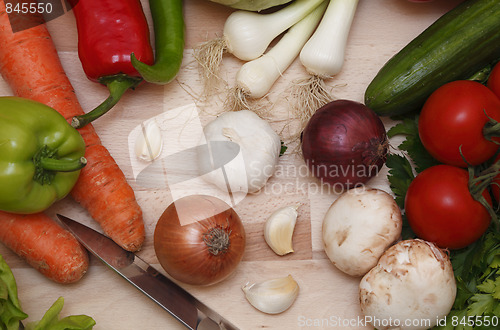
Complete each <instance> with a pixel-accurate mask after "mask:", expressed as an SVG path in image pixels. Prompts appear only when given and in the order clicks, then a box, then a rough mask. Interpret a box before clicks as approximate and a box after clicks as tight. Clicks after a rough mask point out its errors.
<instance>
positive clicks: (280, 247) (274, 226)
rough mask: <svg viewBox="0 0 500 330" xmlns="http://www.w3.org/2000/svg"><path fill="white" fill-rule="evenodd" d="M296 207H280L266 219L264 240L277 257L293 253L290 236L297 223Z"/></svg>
mask: <svg viewBox="0 0 500 330" xmlns="http://www.w3.org/2000/svg"><path fill="white" fill-rule="evenodd" d="M297 208H298V206H285V207H282V208H280V209H278V210H276V211H275V212H273V214H271V216H270V217H269V218H268V219H267V221H266V224H265V226H264V239H265V240H266V242H267V244H268V245H269V247H270V248H271V249H272V250H273V251H274V252H275V253H276V254H277V255H280V256H282V255H285V254H287V253H290V252H293V245H292V236H293V231H294V229H295V224H296V223H297V216H298V213H297Z"/></svg>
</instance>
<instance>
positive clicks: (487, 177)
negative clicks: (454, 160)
mask: <svg viewBox="0 0 500 330" xmlns="http://www.w3.org/2000/svg"><path fill="white" fill-rule="evenodd" d="M468 170H469V191H470V194H471V196H472V198H474V199H475V200H476V201H478V202H479V203H481V204H482V205H483V206H484V207H485V208H486V210H488V213H489V214H490V216H491V220H492V221H493V222H494V225H495V228H496V229H497V230H499V229H500V222H499V220H498V217H497V215H496V213H495V210H494V209H493V207H492V206H491V205H490V203H488V201H487V200H486V198H484V196H483V192H484V190H485V189H487V188H488V187H489V186H490V185H491V184H492V182H493V180H494V179H495V177H496V176H498V174H500V162H496V163H494V164H492V165H491V166H490V167H488V168H486V169H485V170H483V171H481V172H480V173H479V175H477V176H476V175H475V173H474V168H473V167H472V166H469V167H468Z"/></svg>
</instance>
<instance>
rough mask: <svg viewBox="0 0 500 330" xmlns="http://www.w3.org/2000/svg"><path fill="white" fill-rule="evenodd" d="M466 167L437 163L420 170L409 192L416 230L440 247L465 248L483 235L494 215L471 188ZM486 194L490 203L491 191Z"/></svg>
mask: <svg viewBox="0 0 500 330" xmlns="http://www.w3.org/2000/svg"><path fill="white" fill-rule="evenodd" d="M468 182H469V173H468V172H467V170H465V169H463V168H459V167H455V166H450V165H436V166H432V167H429V168H427V169H426V170H424V171H422V172H421V173H419V174H418V175H417V176H416V177H415V179H413V181H412V182H411V184H410V187H409V188H408V191H407V193H406V199H405V213H406V216H407V219H408V223H409V224H410V226H411V228H412V230H413V231H414V233H415V234H416V235H417V236H418V237H420V238H422V239H424V240H426V241H430V242H434V243H435V244H436V245H438V246H439V247H441V248H449V249H459V248H463V247H465V246H467V245H469V244H471V243H473V242H474V241H476V240H477V239H478V238H479V237H481V236H482V235H483V234H484V232H485V231H486V229H487V228H488V226H489V224H490V222H491V217H490V214H489V213H488V210H487V209H486V208H485V207H484V206H483V205H482V204H481V203H480V202H478V201H476V200H475V199H474V198H473V197H472V195H471V194H470V192H469V188H468ZM483 196H484V197H485V198H486V200H487V201H488V203H490V204H491V197H490V196H489V194H488V192H487V191H486V190H485V191H483Z"/></svg>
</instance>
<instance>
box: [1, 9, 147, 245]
mask: <svg viewBox="0 0 500 330" xmlns="http://www.w3.org/2000/svg"><path fill="white" fill-rule="evenodd" d="M24 17H26V14H24ZM0 45H1V47H0V72H1V74H2V76H3V78H4V79H5V81H7V83H8V84H9V85H10V87H11V89H12V91H13V93H14V94H15V95H17V96H20V97H25V98H29V99H33V100H36V101H39V102H42V103H45V104H46V105H48V106H50V107H52V108H54V109H56V110H57V111H58V112H59V113H60V114H61V115H63V116H64V117H65V118H66V119H67V120H68V121H70V120H71V118H73V117H74V116H76V115H81V114H83V113H84V111H83V109H82V107H81V106H80V104H79V102H78V99H77V97H76V94H75V92H74V90H73V86H72V85H71V83H70V81H69V79H68V77H67V76H66V73H65V71H64V69H63V67H62V65H61V62H60V59H59V56H58V53H57V50H56V48H55V45H54V43H53V41H52V38H51V36H50V34H49V32H48V30H47V28H46V26H45V24H40V25H37V26H35V27H32V28H30V29H27V30H22V31H19V32H16V33H13V32H12V28H11V24H10V22H9V19H8V16H7V14H6V10H5V3H4V1H3V0H0ZM79 132H80V134H81V135H82V137H83V139H84V140H85V143H86V152H85V158H86V159H87V165H86V166H85V167H84V168H83V170H81V172H80V178H79V179H78V182H77V183H76V185H75V187H74V188H73V190H72V192H71V196H72V197H73V198H74V199H75V200H76V201H77V202H79V203H80V204H81V205H82V206H83V207H84V208H86V209H87V210H88V212H89V214H90V215H91V216H92V218H93V219H94V220H96V221H97V222H98V223H99V224H100V225H101V227H102V229H103V231H104V232H105V233H106V234H107V235H108V236H109V237H110V238H111V239H113V240H114V241H115V242H116V243H118V244H119V245H121V246H122V247H123V248H125V249H127V250H129V251H137V250H139V249H140V248H141V246H142V244H143V242H144V238H145V230H144V222H143V218H142V210H141V208H140V206H139V205H138V203H137V201H136V198H135V194H134V191H133V190H132V188H131V187H130V185H129V184H128V182H127V180H126V178H125V175H124V174H123V172H122V171H121V169H120V168H119V167H118V165H117V164H116V162H115V160H114V159H113V157H112V156H111V155H110V153H109V151H108V150H107V149H106V148H105V147H104V146H103V145H102V144H101V140H100V139H99V136H98V135H97V133H96V132H95V130H94V128H93V126H92V125H87V126H85V127H84V128H82V129H80V130H79Z"/></svg>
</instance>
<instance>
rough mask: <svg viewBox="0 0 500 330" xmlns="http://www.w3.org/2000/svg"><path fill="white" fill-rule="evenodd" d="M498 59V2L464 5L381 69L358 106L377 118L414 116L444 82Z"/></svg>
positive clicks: (476, 1) (471, 1) (470, 1)
mask: <svg viewBox="0 0 500 330" xmlns="http://www.w3.org/2000/svg"><path fill="white" fill-rule="evenodd" d="M499 58H500V0H465V1H464V2H462V3H460V4H459V5H458V6H457V7H455V8H453V9H452V10H450V11H449V12H447V13H446V14H444V15H443V16H441V17H440V18H439V19H438V20H437V21H435V22H434V23H433V24H431V25H430V26H429V27H428V28H427V29H426V30H424V31H423V32H422V33H421V34H420V35H418V36H417V37H416V38H415V39H413V40H412V41H411V42H410V43H409V44H408V45H406V46H405V47H404V48H403V49H402V50H401V51H399V52H398V53H397V54H396V55H394V56H393V57H392V58H391V59H389V61H388V62H387V63H386V64H385V65H384V66H383V67H382V68H381V70H380V71H379V72H378V73H377V75H376V76H375V78H374V79H373V80H372V81H371V82H370V84H369V85H368V87H367V89H366V91H365V96H364V98H365V99H364V101H365V105H367V106H368V107H369V108H371V109H372V110H373V111H375V112H376V113H377V114H378V115H380V116H392V115H400V114H404V113H408V112H412V111H419V110H420V109H421V107H422V105H423V104H424V102H425V100H426V99H427V98H428V97H429V96H430V95H431V94H432V92H433V91H435V90H436V89H437V88H439V87H440V86H442V85H444V84H445V83H447V82H450V81H453V80H459V79H467V78H469V77H470V76H472V75H473V74H474V73H476V72H478V71H479V70H480V69H482V68H484V67H486V66H488V65H489V64H491V63H492V62H495V61H497V60H498V59H499Z"/></svg>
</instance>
